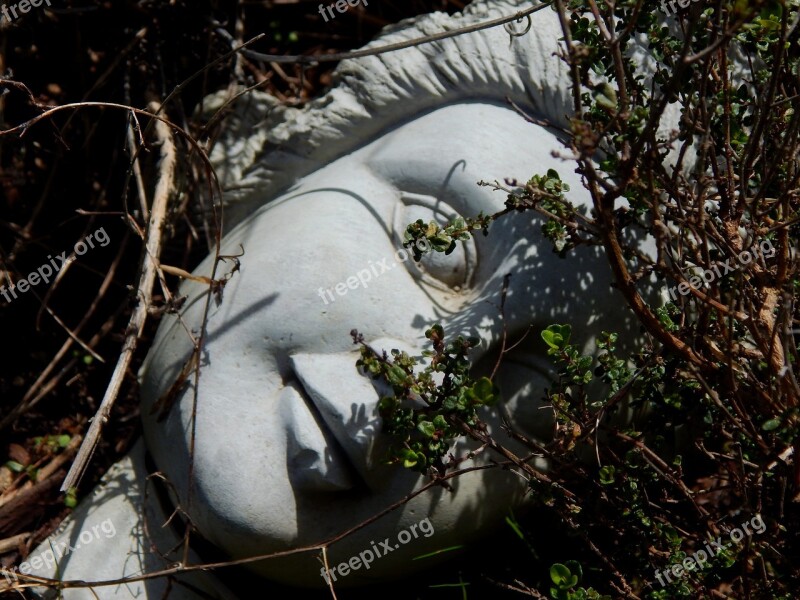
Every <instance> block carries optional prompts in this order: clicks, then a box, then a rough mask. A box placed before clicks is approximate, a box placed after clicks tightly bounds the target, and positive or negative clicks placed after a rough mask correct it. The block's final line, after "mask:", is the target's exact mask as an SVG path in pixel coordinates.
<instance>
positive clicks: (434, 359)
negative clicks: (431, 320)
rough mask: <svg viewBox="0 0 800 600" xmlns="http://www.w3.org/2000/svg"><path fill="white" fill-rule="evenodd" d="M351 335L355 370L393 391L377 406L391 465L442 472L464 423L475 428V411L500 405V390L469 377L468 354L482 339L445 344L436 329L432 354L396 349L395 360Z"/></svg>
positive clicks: (483, 379)
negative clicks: (389, 439) (389, 440)
mask: <svg viewBox="0 0 800 600" xmlns="http://www.w3.org/2000/svg"><path fill="white" fill-rule="evenodd" d="M351 335H352V336H353V341H354V343H356V344H360V345H361V358H360V359H359V360H358V361H357V363H356V365H357V366H359V367H361V368H362V369H364V371H365V372H366V373H369V374H370V375H371V376H372V377H373V378H374V379H379V380H382V381H383V382H385V383H387V384H388V385H390V386H391V388H392V391H393V395H391V396H384V397H382V398H381V399H380V402H379V404H378V409H379V411H380V414H381V417H382V418H383V424H384V431H385V432H386V433H388V434H389V435H391V436H393V438H394V439H395V440H396V444H395V445H394V446H393V447H392V448H391V450H390V456H389V458H388V462H390V463H400V464H402V465H403V466H404V467H406V468H408V469H414V470H417V471H421V472H426V471H428V470H429V469H430V468H431V467H432V468H434V469H436V470H438V471H443V470H444V461H443V459H444V457H445V455H446V453H447V451H448V450H449V449H450V447H451V446H452V443H453V441H454V440H455V439H456V438H457V437H459V436H461V435H463V430H462V424H463V425H467V426H477V425H478V424H479V419H478V416H477V410H478V409H479V408H480V407H482V406H492V405H494V404H495V403H496V402H497V400H498V396H499V390H498V388H497V386H495V385H494V384H493V383H492V382H491V380H489V379H488V378H486V377H480V378H478V379H473V378H472V376H471V375H470V372H469V370H470V362H469V360H468V354H469V351H470V349H472V348H474V347H475V346H476V345H477V343H478V340H477V339H476V338H468V339H465V338H463V337H461V336H459V337H458V338H456V339H455V340H454V341H452V342H449V343H446V342H445V334H444V329H443V328H442V327H441V325H434V326H433V327H431V328H430V329H428V330H427V331H426V332H425V336H426V337H427V338H428V339H429V340H430V341H431V344H432V346H433V349H432V350H425V351H423V353H422V357H420V359H417V358H415V357H411V356H409V355H408V354H406V353H405V352H401V351H399V350H397V349H392V351H391V357H390V356H389V354H387V353H386V352H385V351H383V352H382V353H380V354H379V353H378V352H376V351H375V350H373V349H372V348H370V347H369V346H368V345H367V344H366V343H364V339H363V337H362V336H361V335H360V334H359V333H358V332H357V331H356V330H353V331H352V332H351ZM423 358H424V359H428V360H427V361H423V360H422V359H423ZM424 362H426V363H427V364H423V363H424ZM417 366H422V369H415V367H417ZM437 381H439V383H438V384H437Z"/></svg>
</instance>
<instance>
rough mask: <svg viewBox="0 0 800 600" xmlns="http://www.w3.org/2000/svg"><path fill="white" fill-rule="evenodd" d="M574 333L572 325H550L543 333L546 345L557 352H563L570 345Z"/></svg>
mask: <svg viewBox="0 0 800 600" xmlns="http://www.w3.org/2000/svg"><path fill="white" fill-rule="evenodd" d="M571 333H572V326H570V325H550V326H548V327H547V329H544V330H543V331H542V333H541V335H542V339H543V340H544V341H545V343H546V344H547V345H548V346H550V347H551V348H553V349H555V350H561V349H562V348H564V347H565V346H566V345H567V344H568V343H569V338H570V335H571Z"/></svg>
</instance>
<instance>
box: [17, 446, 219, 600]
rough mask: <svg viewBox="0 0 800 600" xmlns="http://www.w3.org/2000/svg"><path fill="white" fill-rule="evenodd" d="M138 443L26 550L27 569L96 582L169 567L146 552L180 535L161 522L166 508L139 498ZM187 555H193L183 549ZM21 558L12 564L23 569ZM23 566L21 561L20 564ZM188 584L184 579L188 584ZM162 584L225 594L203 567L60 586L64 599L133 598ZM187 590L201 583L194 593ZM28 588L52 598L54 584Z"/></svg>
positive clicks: (142, 481) (181, 596)
mask: <svg viewBox="0 0 800 600" xmlns="http://www.w3.org/2000/svg"><path fill="white" fill-rule="evenodd" d="M147 475H148V470H147V468H146V466H145V451H144V444H143V443H142V442H141V441H140V442H139V443H137V444H136V446H134V448H133V449H132V450H131V452H130V453H129V454H128V455H127V456H126V457H125V458H124V459H122V460H121V461H120V462H118V463H117V464H115V465H114V466H113V467H111V469H109V470H108V472H107V473H106V474H105V476H104V477H103V479H102V481H101V483H100V485H98V486H97V488H95V489H94V491H93V492H92V494H91V496H90V497H88V498H86V499H85V500H84V501H83V502H81V504H80V505H79V506H78V508H77V509H76V510H75V512H74V513H73V514H72V515H71V516H70V517H69V518H68V519H67V520H65V521H64V523H62V526H61V527H60V528H59V529H58V530H57V531H56V533H55V534H53V535H52V536H50V538H48V539H47V540H45V541H44V542H43V543H42V544H41V545H40V546H39V547H38V548H36V549H35V550H34V551H33V552H32V553H31V554H30V556H29V557H28V560H27V562H28V563H29V564H31V565H32V567H37V564H36V562H37V561H36V560H35V559H37V558H38V559H39V560H38V568H31V569H30V571H29V573H30V574H31V575H36V576H39V577H46V578H48V579H57V580H60V581H75V580H82V581H86V582H93V581H96V582H101V581H109V580H116V579H120V578H123V577H136V576H138V575H142V574H143V573H152V572H155V571H159V570H163V569H165V568H169V567H170V566H172V565H173V564H174V560H169V559H167V558H165V557H161V556H159V555H158V554H156V553H154V552H153V549H152V548H153V547H154V546H155V547H158V548H159V549H160V550H161V551H162V552H164V554H165V555H166V554H167V553H168V551H169V549H171V548H173V547H174V546H175V545H176V544H178V542H179V541H180V535H179V534H177V533H175V532H174V531H173V530H172V529H171V528H169V527H166V528H165V527H162V524H163V523H164V522H165V521H166V520H167V515H165V514H164V512H163V511H162V510H161V509H160V506H159V504H158V503H157V502H147V507H148V508H147V510H144V506H145V495H148V496H151V495H152V494H153V493H154V490H153V488H152V487H151V486H149V485H148V484H147V483H146V480H147ZM191 558H192V561H193V562H195V563H196V562H199V557H198V556H197V555H196V554H195V553H192V554H191ZM24 564H25V563H23V565H20V572H24V571H23V568H24ZM24 570H27V569H24ZM189 586H191V587H189ZM168 587H171V588H172V592H171V594H170V598H172V599H173V600H201V599H206V600H207V599H208V598H209V597H211V598H220V599H222V598H230V597H231V594H230V592H229V591H228V590H226V589H225V588H224V586H223V585H222V584H221V583H220V582H219V581H217V580H216V578H215V577H213V576H211V575H209V574H208V573H203V572H195V573H191V574H185V575H181V576H180V577H179V578H177V579H176V580H175V581H173V582H172V583H171V584H170V582H169V581H168V580H167V578H164V577H160V578H156V579H149V580H145V581H132V582H128V583H125V584H111V585H102V586H92V588H91V590H90V589H88V588H85V587H80V588H69V589H65V590H63V592H62V594H63V596H62V597H63V598H64V600H92V599H98V598H99V599H100V600H133V599H136V600H140V599H142V598H152V599H155V598H163V597H164V594H165V592H166V591H167V589H168ZM193 589H194V590H203V592H204V593H202V594H201V593H198V592H196V591H193ZM34 592H36V596H37V597H39V598H43V599H48V600H49V599H51V598H58V597H59V596H58V595H57V592H56V591H54V590H47V589H45V588H35V589H34Z"/></svg>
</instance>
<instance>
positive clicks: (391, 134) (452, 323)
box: [142, 102, 635, 586]
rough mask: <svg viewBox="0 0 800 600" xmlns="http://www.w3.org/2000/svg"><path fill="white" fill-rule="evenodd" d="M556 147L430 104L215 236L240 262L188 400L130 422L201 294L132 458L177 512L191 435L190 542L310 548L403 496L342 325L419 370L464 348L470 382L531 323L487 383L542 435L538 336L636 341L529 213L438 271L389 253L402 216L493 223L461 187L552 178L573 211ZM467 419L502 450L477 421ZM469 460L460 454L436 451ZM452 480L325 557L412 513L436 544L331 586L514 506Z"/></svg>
mask: <svg viewBox="0 0 800 600" xmlns="http://www.w3.org/2000/svg"><path fill="white" fill-rule="evenodd" d="M561 149H562V148H561V144H560V142H559V141H558V139H557V137H556V136H555V135H554V134H553V133H552V132H550V131H548V130H546V129H544V128H542V127H539V126H537V125H533V124H530V123H527V122H526V121H524V120H523V119H522V118H521V117H520V116H519V115H517V114H516V113H515V112H513V111H511V110H509V109H507V108H504V107H500V106H494V105H489V104H481V103H479V102H474V103H464V104H457V105H453V106H448V107H444V108H440V109H437V110H436V111H432V112H431V113H428V114H425V115H422V116H420V117H419V118H417V119H415V120H414V121H411V122H409V123H405V124H402V125H399V126H397V127H396V128H394V129H393V130H391V131H388V132H386V133H385V134H384V135H383V136H381V137H379V138H378V139H375V140H373V141H371V142H370V143H367V144H365V145H364V147H362V148H361V149H360V150H358V151H356V152H354V153H352V154H350V155H348V156H346V157H344V158H341V159H339V160H337V161H335V162H334V163H331V164H330V165H327V166H325V167H323V168H321V169H320V170H318V171H317V172H315V173H313V174H312V175H310V176H308V177H305V178H303V179H302V180H300V181H299V182H297V184H296V185H295V186H294V187H293V188H292V189H291V190H289V191H288V192H286V193H285V194H284V195H283V196H281V197H280V198H278V199H277V200H275V201H274V202H271V203H269V204H267V202H268V201H269V200H271V198H269V197H265V198H264V201H265V206H264V207H263V208H262V209H260V210H258V211H257V212H256V213H254V214H253V215H252V216H251V217H250V218H249V219H247V220H246V221H244V222H243V223H241V224H240V225H239V226H238V227H237V228H236V229H235V230H233V231H232V232H230V233H229V234H228V235H227V236H226V237H225V239H224V243H223V250H222V253H223V254H238V253H239V249H240V247H243V248H244V251H245V254H244V256H243V257H241V259H240V260H241V271H240V272H239V273H237V274H236V275H235V276H234V277H233V278H232V279H231V281H230V282H229V283H228V284H227V285H226V287H225V290H224V295H223V300H222V302H221V304H219V305H216V304H215V303H213V302H212V307H211V310H210V312H209V318H208V324H207V337H206V344H205V347H204V352H203V355H202V356H201V376H200V385H199V388H198V390H197V402H196V404H195V402H194V400H195V398H194V391H195V390H194V388H193V385H191V384H189V385H187V386H186V387H185V389H183V390H182V391H180V392H179V393H178V395H177V402H176V403H175V406H174V407H173V408H172V410H170V411H169V412H168V413H167V414H166V415H165V417H164V418H163V419H162V420H158V419H157V418H156V417H155V416H153V415H149V414H148V413H149V412H150V409H151V407H152V406H153V404H154V403H155V402H156V401H157V399H158V398H160V397H162V396H163V395H164V394H165V392H166V391H167V390H168V389H169V388H170V386H172V384H173V382H174V381H175V380H176V378H177V376H178V373H179V372H180V371H181V369H182V368H183V366H184V365H185V363H186V361H187V359H188V357H189V355H190V352H191V348H192V345H191V341H190V339H189V337H188V335H187V333H186V327H188V328H189V329H194V330H195V331H199V329H200V327H201V324H202V317H203V312H204V296H203V294H204V292H205V290H204V289H203V288H202V287H201V286H199V285H197V284H195V283H192V282H186V283H185V285H184V286H183V287H182V290H181V292H182V293H183V294H186V295H188V296H189V301H188V302H187V303H186V307H185V309H184V311H183V314H182V321H183V322H179V321H178V320H176V319H174V318H172V317H166V318H165V322H164V323H162V325H161V328H160V330H159V333H158V336H157V338H156V341H155V343H154V345H153V349H152V351H151V353H150V355H149V356H148V360H147V363H146V366H145V369H144V372H143V373H144V375H143V378H142V398H143V411H142V412H143V414H144V415H146V416H145V432H146V439H147V444H148V447H149V449H150V451H151V452H152V454H153V456H154V458H155V461H156V463H157V464H158V466H159V468H160V469H161V470H163V471H164V472H165V473H166V474H167V475H168V476H169V478H170V479H171V480H172V482H173V483H174V484H175V486H176V489H177V490H178V495H179V496H180V497H181V498H182V499H185V498H186V495H187V490H188V486H189V478H188V465H189V463H190V460H189V448H190V447H191V440H192V432H194V435H195V440H196V442H195V451H194V461H193V468H194V472H193V482H192V485H193V502H192V504H190V505H189V506H188V507H187V512H188V513H189V514H190V515H191V517H192V519H193V522H194V523H195V524H196V526H197V527H198V530H199V531H200V533H201V534H202V535H203V536H204V537H205V538H206V539H207V540H208V541H209V542H211V543H212V544H214V545H216V546H217V547H218V548H220V549H221V550H223V551H224V552H226V553H228V554H229V555H232V556H235V557H241V556H247V555H254V554H263V553H267V552H274V551H282V550H286V549H290V548H297V547H301V546H306V545H311V544H316V543H319V542H321V541H323V540H326V539H330V538H331V537H333V536H336V535H338V534H340V533H341V532H343V531H346V530H348V529H349V528H351V527H354V526H356V525H357V524H359V523H361V522H363V521H365V520H367V519H369V518H371V517H373V516H374V515H376V514H378V513H380V512H381V511H383V510H385V509H386V508H387V507H389V506H391V505H392V504H394V503H395V502H397V501H398V500H400V499H402V498H403V497H404V496H406V495H407V494H409V493H410V492H412V491H413V490H415V489H417V488H419V487H420V486H421V485H422V484H423V483H424V479H423V478H422V477H420V476H419V475H418V474H416V473H412V472H409V471H404V470H402V469H401V468H399V467H389V466H386V465H384V464H382V459H383V457H384V456H385V449H386V440H385V439H382V438H383V436H382V435H381V434H380V431H381V423H380V419H379V417H378V414H377V402H378V400H379V398H380V393H381V390H380V389H376V386H375V385H373V383H372V382H370V381H369V380H368V379H367V378H366V377H364V376H363V375H362V374H361V373H359V372H358V371H357V370H356V368H355V362H356V360H357V358H358V352H357V348H355V347H354V346H353V344H352V340H351V338H350V335H349V332H350V330H352V329H357V330H358V331H359V332H361V333H362V334H363V335H364V337H365V339H366V340H367V341H368V342H369V343H370V344H371V345H372V346H373V347H374V348H376V349H385V350H387V351H388V350H391V349H392V348H399V349H403V350H406V351H408V352H409V353H410V354H412V355H416V356H419V355H420V353H421V351H422V350H423V349H426V348H427V347H428V345H427V340H426V339H425V337H424V331H425V330H426V329H428V328H429V327H430V326H431V325H432V324H434V323H441V324H442V325H443V327H444V329H445V333H446V335H447V336H448V337H454V336H457V335H463V336H470V335H472V336H476V337H478V338H479V339H480V340H481V345H480V347H479V348H478V349H477V350H476V352H475V355H474V357H473V358H474V360H475V363H476V365H477V366H476V371H484V372H490V371H491V367H492V366H493V364H494V362H495V360H496V358H497V353H498V351H499V342H500V340H501V339H502V336H503V332H504V329H505V332H506V335H507V336H508V340H509V345H511V344H513V343H515V342H516V341H517V340H518V339H520V338H521V337H522V335H523V334H524V333H525V332H526V331H527V330H528V328H529V327H530V328H532V333H531V335H529V337H528V338H527V340H526V341H525V342H524V343H522V344H520V346H519V348H518V349H517V350H515V351H514V352H513V353H510V354H509V355H507V356H506V357H505V361H504V364H503V366H502V367H501V369H500V370H499V372H498V378H497V382H498V384H499V385H500V387H501V390H502V391H503V395H504V398H506V399H507V400H508V408H509V409H510V410H511V412H512V417H513V419H514V421H515V423H516V424H517V425H519V426H520V427H522V428H523V429H525V430H526V431H527V432H528V433H529V434H531V435H534V436H537V437H540V438H542V439H544V438H546V437H547V435H548V434H549V432H550V430H551V428H552V418H551V416H550V414H549V412H548V411H546V410H542V402H541V398H542V396H543V391H544V387H545V386H546V385H547V382H548V380H549V374H550V370H549V361H548V360H547V357H546V356H545V352H544V348H542V346H543V344H542V343H541V341H540V340H539V337H538V336H539V331H540V330H541V329H543V328H544V327H546V326H547V325H550V324H552V323H571V324H572V326H573V331H574V332H575V338H576V341H577V342H579V343H581V344H586V346H587V348H589V347H590V346H589V345H588V344H589V342H590V340H591V339H592V338H593V337H594V336H596V335H597V334H599V333H600V331H601V330H615V331H618V332H620V333H622V334H623V337H624V335H625V334H628V335H632V334H634V333H635V329H634V327H633V325H632V323H631V322H630V321H626V320H625V318H624V316H623V314H622V311H621V309H622V306H623V303H622V301H621V298H620V296H619V295H618V294H617V293H616V292H615V291H614V290H613V289H612V288H611V284H610V274H609V269H608V266H607V264H606V261H605V259H604V257H603V254H602V252H601V250H600V249H599V248H590V247H581V248H578V249H576V251H575V252H574V253H572V254H571V256H570V258H569V259H561V258H559V257H558V256H557V255H556V254H554V253H553V252H552V250H551V247H550V243H549V242H547V241H546V240H545V239H544V238H543V236H542V234H541V226H542V223H543V219H542V218H541V217H538V216H534V215H532V214H530V213H524V214H512V215H508V216H507V217H505V218H504V219H502V220H500V221H498V222H496V223H494V224H492V226H491V228H490V235H489V236H488V237H485V238H484V237H483V236H481V235H478V237H477V238H476V239H474V240H472V241H470V242H467V243H461V244H460V245H459V248H458V249H457V251H455V252H453V253H452V254H451V255H449V256H443V255H435V256H432V257H429V258H426V259H425V260H424V261H423V262H422V263H420V264H415V263H414V261H413V259H412V258H411V257H409V256H406V257H405V258H403V255H402V254H401V253H400V252H399V251H400V250H401V249H402V240H403V237H402V236H403V232H404V229H405V226H406V225H407V224H408V223H410V222H411V221H414V220H416V219H423V220H424V221H430V220H436V221H439V222H441V223H444V222H446V221H447V220H449V219H452V218H454V217H455V216H463V217H471V216H476V215H477V214H478V213H480V212H483V213H485V214H490V213H493V212H496V211H498V210H500V209H502V207H503V205H504V201H505V196H504V194H502V193H497V192H492V191H491V190H490V189H489V188H486V187H478V186H477V185H476V182H477V181H478V180H479V179H482V180H485V181H494V180H498V181H502V180H503V179H504V178H507V177H510V178H516V179H518V180H519V181H527V180H528V179H529V178H530V176H531V175H533V174H534V173H544V172H546V171H547V170H548V169H550V168H554V169H556V170H558V171H559V172H560V174H561V177H562V179H563V180H564V181H565V182H567V183H568V184H569V185H570V187H571V189H572V192H570V193H569V198H570V200H571V201H572V202H573V203H574V204H576V205H578V206H580V205H583V204H585V203H586V200H587V196H586V194H585V192H584V190H583V188H582V187H581V184H580V180H579V179H578V177H577V176H576V175H575V174H574V173H573V172H572V167H571V166H570V165H569V163H566V162H563V161H561V160H560V159H557V158H554V157H553V155H552V153H553V152H557V151H559V150H561ZM211 265H212V258H211V257H209V258H208V259H207V260H206V261H204V262H203V263H202V264H201V265H200V266H199V267H198V268H197V269H196V270H195V273H197V274H202V275H209V273H210V272H211ZM364 273H369V274H370V276H369V279H367V278H366V275H364ZM359 275H361V276H359ZM506 275H510V278H509V280H508V281H509V285H508V290H507V294H506V300H505V304H504V307H503V310H502V311H501V298H502V290H503V281H504V278H505V277H506ZM193 414H195V416H196V420H195V423H194V426H193V424H192V418H193ZM486 418H487V420H488V421H489V422H490V423H491V424H493V427H494V429H495V431H496V432H497V434H498V436H499V437H498V441H501V442H502V441H503V440H502V439H500V438H501V437H502V436H500V432H499V428H498V427H497V419H496V416H493V415H490V414H487V415H486ZM474 447H475V446H474V444H469V443H466V442H463V441H462V442H459V444H458V445H457V446H456V449H455V452H456V453H464V452H466V451H467V450H468V449H469V448H474ZM485 460H486V459H485V458H484V457H483V455H482V456H480V457H479V458H477V459H474V461H472V460H471V461H467V462H466V463H464V465H463V466H465V467H468V466H470V465H473V464H480V463H481V462H483V461H485ZM540 466H543V467H544V466H546V465H540ZM451 483H452V489H451V490H446V489H444V488H443V487H437V488H434V489H432V490H430V491H427V492H425V493H423V494H421V495H419V496H417V497H415V498H414V499H413V500H411V501H410V502H408V503H407V504H405V505H404V506H402V507H400V508H398V509H397V510H394V511H392V512H390V513H388V514H386V515H385V516H383V517H381V518H380V519H378V520H377V521H375V522H374V523H372V524H371V525H369V526H367V527H366V528H364V529H362V530H359V531H358V532H356V533H354V534H352V535H350V536H348V537H346V538H345V539H343V540H341V541H340V542H337V543H336V544H335V545H333V546H332V547H331V549H330V551H329V557H330V560H331V562H332V563H334V564H339V563H340V562H341V561H346V560H348V559H349V558H350V557H352V556H354V555H358V553H359V552H361V551H363V550H365V549H367V548H372V547H373V544H377V543H379V542H381V541H384V540H386V539H391V540H396V539H397V536H398V534H399V532H401V531H405V530H407V529H409V528H410V527H411V526H412V525H415V524H418V523H419V522H420V521H422V520H423V519H430V523H431V527H432V528H433V531H434V532H435V533H433V534H431V535H430V536H418V537H416V538H414V539H413V540H410V541H409V542H408V543H407V544H399V543H398V544H397V547H396V548H394V549H392V551H391V552H390V553H389V552H387V554H386V555H385V556H383V557H381V558H379V559H378V558H376V560H375V561H374V563H373V564H372V565H371V566H370V568H369V569H359V570H354V571H353V572H352V573H351V574H349V575H347V576H345V577H342V581H341V582H337V585H338V584H339V583H341V584H342V585H345V586H346V585H354V584H364V583H369V582H373V581H380V580H383V579H386V578H391V577H397V576H398V575H401V574H403V573H406V572H410V571H413V570H417V569H419V568H425V567H426V566H428V565H430V564H431V563H430V561H427V562H426V561H412V559H413V557H415V556H419V555H421V554H424V553H427V552H432V551H434V550H436V549H437V548H443V547H447V546H452V545H455V544H461V543H465V542H467V541H469V540H473V539H477V538H479V537H480V536H482V535H485V533H486V532H487V531H489V530H491V529H492V528H494V527H495V526H496V525H497V523H498V522H501V521H502V518H503V517H504V516H505V514H507V510H508V509H509V508H510V507H512V506H516V505H519V504H520V502H521V501H522V498H523V495H524V490H525V485H524V481H522V479H521V478H519V477H518V476H517V475H515V474H513V473H511V472H509V471H504V470H500V469H492V470H486V471H478V472H473V473H469V474H467V475H464V476H462V477H459V478H458V479H457V480H454V481H452V482H451ZM252 569H253V570H255V571H256V572H258V573H260V574H263V575H265V576H268V577H271V578H273V579H276V580H279V581H283V582H286V583H290V584H294V585H304V586H319V585H323V584H324V580H323V579H322V578H321V577H320V575H319V571H320V564H319V563H318V562H317V560H316V559H315V558H313V557H311V556H309V555H304V556H297V557H288V558H285V559H280V560H279V561H265V562H262V563H256V564H254V565H253V567H252Z"/></svg>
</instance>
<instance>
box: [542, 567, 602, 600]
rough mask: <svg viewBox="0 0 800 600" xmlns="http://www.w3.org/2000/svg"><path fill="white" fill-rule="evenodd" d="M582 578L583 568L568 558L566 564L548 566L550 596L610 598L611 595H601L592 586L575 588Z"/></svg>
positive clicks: (577, 599)
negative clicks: (550, 582) (550, 584)
mask: <svg viewBox="0 0 800 600" xmlns="http://www.w3.org/2000/svg"><path fill="white" fill-rule="evenodd" d="M581 579H583V569H582V568H581V565H580V563H579V562H577V561H574V560H570V561H567V563H566V564H561V563H555V564H553V566H551V567H550V580H551V581H552V582H553V585H552V586H551V587H550V596H551V597H552V598H553V599H554V600H611V596H604V595H601V594H600V593H599V592H597V590H595V589H594V588H589V589H585V588H583V587H580V588H577V589H576V587H577V585H578V583H580V581H581Z"/></svg>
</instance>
